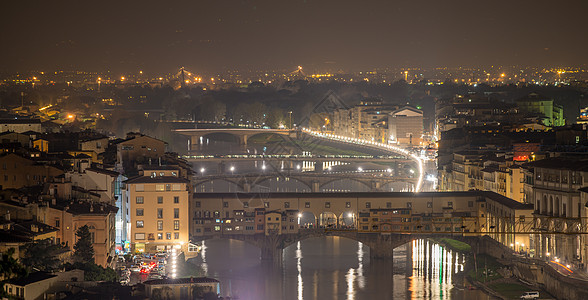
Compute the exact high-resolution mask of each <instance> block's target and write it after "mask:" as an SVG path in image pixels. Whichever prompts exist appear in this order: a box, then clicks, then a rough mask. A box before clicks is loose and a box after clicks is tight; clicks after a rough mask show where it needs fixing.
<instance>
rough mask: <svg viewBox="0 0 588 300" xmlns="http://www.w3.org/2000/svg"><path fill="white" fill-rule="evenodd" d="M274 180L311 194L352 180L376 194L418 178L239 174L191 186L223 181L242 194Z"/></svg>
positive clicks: (196, 180) (200, 179) (198, 180)
mask: <svg viewBox="0 0 588 300" xmlns="http://www.w3.org/2000/svg"><path fill="white" fill-rule="evenodd" d="M275 178H283V179H295V180H296V181H298V182H300V183H302V184H304V185H305V186H307V187H308V188H309V189H310V191H311V192H320V191H321V188H322V187H324V186H326V185H327V184H329V183H332V182H334V181H338V180H344V179H346V180H352V181H355V182H359V183H361V184H363V185H365V186H366V187H367V188H368V189H369V190H370V191H372V192H378V191H382V187H383V186H384V185H385V184H387V183H391V182H408V183H412V184H413V186H414V184H416V181H417V180H418V178H404V177H397V176H390V175H389V174H386V173H384V174H383V175H382V176H374V174H373V173H365V174H362V173H353V174H348V173H333V174H329V173H310V172H304V173H291V174H286V175H285V174H283V173H271V174H270V173H268V174H257V173H256V174H242V175H241V174H240V175H217V176H216V175H213V176H205V177H198V176H195V177H193V179H192V184H193V186H194V190H196V188H197V187H198V186H199V185H202V184H205V183H207V182H211V181H214V180H223V181H226V182H230V183H232V184H234V185H236V186H238V187H239V188H240V189H241V190H242V191H244V192H247V193H248V192H251V191H252V189H253V188H254V187H255V186H258V185H260V184H262V183H264V182H266V181H268V180H271V179H275Z"/></svg>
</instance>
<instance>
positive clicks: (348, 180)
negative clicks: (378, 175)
mask: <svg viewBox="0 0 588 300" xmlns="http://www.w3.org/2000/svg"><path fill="white" fill-rule="evenodd" d="M337 182H339V183H341V187H339V186H336V185H335V184H334V183H337ZM351 182H353V183H360V184H361V185H360V186H363V187H365V189H364V190H363V191H361V190H358V189H356V188H355V186H354V189H352V190H354V191H357V192H369V191H371V190H372V186H371V184H370V183H369V182H366V181H365V180H359V179H356V178H354V177H348V178H335V179H330V180H327V181H325V182H324V183H322V184H321V185H320V190H321V191H323V192H324V191H325V190H328V189H329V186H328V185H329V184H333V186H332V188H331V189H332V190H338V191H346V190H344V189H343V188H342V187H344V186H345V187H349V183H351ZM346 183H347V184H346Z"/></svg>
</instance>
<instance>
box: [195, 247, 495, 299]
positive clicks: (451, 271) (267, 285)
mask: <svg viewBox="0 0 588 300" xmlns="http://www.w3.org/2000/svg"><path fill="white" fill-rule="evenodd" d="M283 261H284V263H283V266H282V267H281V268H275V267H272V266H266V265H265V264H263V265H262V263H261V262H260V260H259V249H257V248H256V247H254V246H252V245H249V244H245V243H244V242H240V241H234V240H222V239H218V240H209V241H205V242H204V247H203V251H202V253H201V255H199V256H198V257H197V258H195V259H193V260H192V261H191V262H192V263H195V264H197V265H201V266H202V267H203V269H204V270H205V272H206V274H207V276H209V277H213V278H216V279H218V280H220V282H221V294H222V295H223V296H232V297H238V299H252V300H253V299H491V298H490V297H489V296H488V295H486V294H484V293H483V292H481V291H478V290H468V289H467V288H464V281H463V275H464V274H463V272H462V271H463V268H464V264H465V257H464V256H463V255H461V254H457V253H455V252H453V251H449V250H446V249H444V248H442V247H440V246H439V245H437V244H433V243H430V242H428V241H426V240H419V241H415V242H414V243H412V245H409V244H407V245H406V246H404V247H400V248H398V249H397V250H395V253H394V262H393V263H392V262H391V261H380V260H378V261H375V262H374V263H371V262H370V259H369V249H368V248H367V247H364V246H363V245H362V244H361V243H359V242H356V241H352V240H349V239H344V238H339V237H323V238H312V239H308V240H304V241H301V242H299V243H297V244H294V245H292V246H290V247H288V248H286V249H285V250H284V253H283Z"/></svg>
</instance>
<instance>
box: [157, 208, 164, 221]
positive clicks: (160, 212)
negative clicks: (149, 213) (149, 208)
mask: <svg viewBox="0 0 588 300" xmlns="http://www.w3.org/2000/svg"><path fill="white" fill-rule="evenodd" d="M157 218H158V219H163V208H158V209H157Z"/></svg>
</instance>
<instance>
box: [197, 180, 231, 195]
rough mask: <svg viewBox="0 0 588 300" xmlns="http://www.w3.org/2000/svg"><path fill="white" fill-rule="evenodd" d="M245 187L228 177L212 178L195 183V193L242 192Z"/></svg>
mask: <svg viewBox="0 0 588 300" xmlns="http://www.w3.org/2000/svg"><path fill="white" fill-rule="evenodd" d="M242 191H243V188H242V187H241V186H239V185H238V184H236V183H234V182H232V181H228V180H226V179H211V180H207V181H204V182H200V183H197V184H195V185H194V192H195V193H215V192H216V193H223V192H242Z"/></svg>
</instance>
